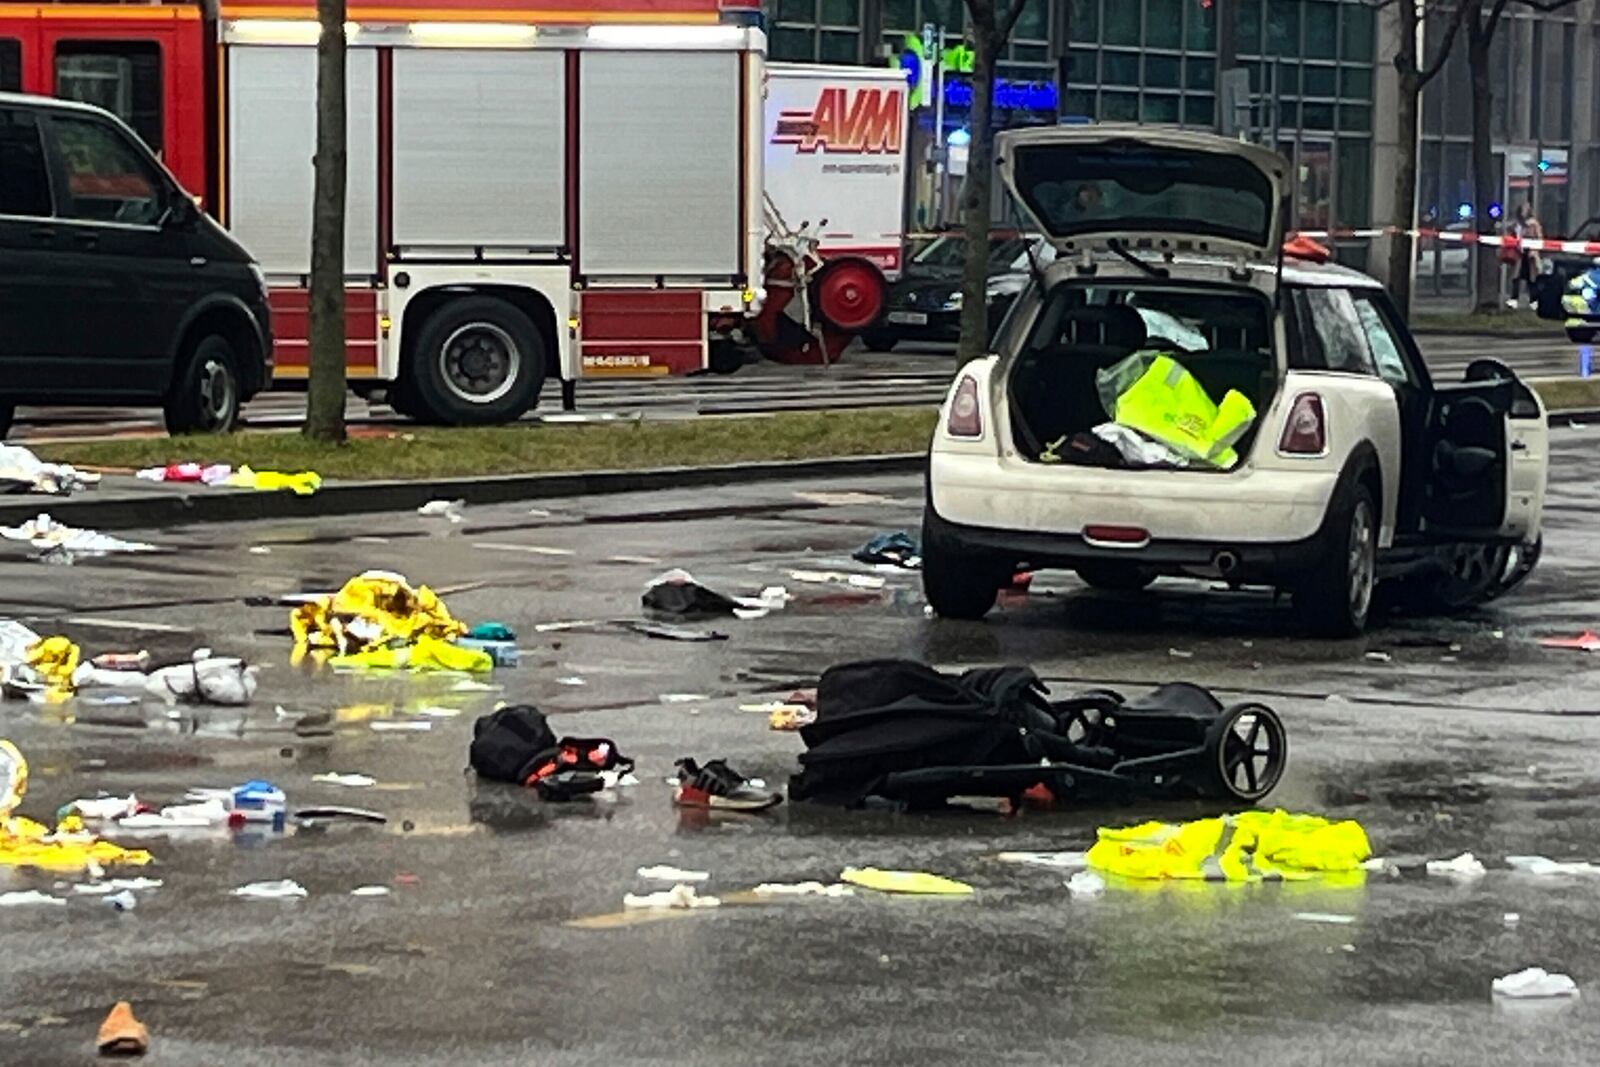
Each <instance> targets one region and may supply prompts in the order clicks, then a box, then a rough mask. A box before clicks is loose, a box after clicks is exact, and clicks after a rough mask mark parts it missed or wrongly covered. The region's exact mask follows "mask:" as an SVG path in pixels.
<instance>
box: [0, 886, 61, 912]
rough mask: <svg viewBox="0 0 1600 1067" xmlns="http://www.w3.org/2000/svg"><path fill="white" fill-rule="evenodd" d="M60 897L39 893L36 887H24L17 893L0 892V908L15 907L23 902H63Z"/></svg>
mask: <svg viewBox="0 0 1600 1067" xmlns="http://www.w3.org/2000/svg"><path fill="white" fill-rule="evenodd" d="M65 903H66V901H65V900H63V899H62V898H61V897H53V896H51V895H50V894H49V893H41V892H39V891H38V890H37V889H24V890H22V891H20V892H17V893H0V908H16V907H21V906H22V905H24V904H65Z"/></svg>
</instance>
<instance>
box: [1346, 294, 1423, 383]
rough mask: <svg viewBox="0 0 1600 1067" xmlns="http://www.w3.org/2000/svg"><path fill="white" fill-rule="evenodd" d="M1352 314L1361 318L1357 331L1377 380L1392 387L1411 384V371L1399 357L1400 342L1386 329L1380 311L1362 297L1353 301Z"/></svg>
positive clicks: (1386, 325) (1401, 356)
mask: <svg viewBox="0 0 1600 1067" xmlns="http://www.w3.org/2000/svg"><path fill="white" fill-rule="evenodd" d="M1355 304H1356V314H1357V315H1358V316H1360V318H1361V329H1362V331H1363V332H1365V333H1366V335H1367V345H1368V346H1369V347H1370V348H1371V349H1372V358H1373V361H1374V362H1376V363H1377V365H1378V376H1379V377H1380V378H1382V379H1383V380H1384V381H1386V382H1392V383H1393V384H1395V385H1409V384H1411V371H1410V369H1409V368H1408V367H1407V366H1406V359H1405V356H1404V355H1403V354H1402V353H1401V351H1400V348H1401V341H1400V339H1399V338H1398V337H1396V336H1395V335H1394V331H1393V330H1392V329H1390V327H1389V323H1388V321H1387V320H1386V319H1385V318H1384V315H1383V311H1382V310H1381V309H1379V307H1378V305H1377V303H1376V302H1375V301H1374V300H1373V299H1372V297H1371V296H1369V295H1367V294H1366V293H1359V294H1357V295H1356V297H1355Z"/></svg>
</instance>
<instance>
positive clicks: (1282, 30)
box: [1264, 0, 1300, 57]
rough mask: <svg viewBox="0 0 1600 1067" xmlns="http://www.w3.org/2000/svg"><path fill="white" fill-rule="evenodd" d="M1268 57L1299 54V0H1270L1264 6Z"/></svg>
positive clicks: (1266, 52)
mask: <svg viewBox="0 0 1600 1067" xmlns="http://www.w3.org/2000/svg"><path fill="white" fill-rule="evenodd" d="M1266 13H1267V46H1266V50H1265V53H1264V54H1266V55H1269V56H1284V57H1294V56H1298V55H1299V54H1300V0H1272V2H1271V3H1269V4H1267V5H1266Z"/></svg>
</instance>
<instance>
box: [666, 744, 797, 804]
mask: <svg viewBox="0 0 1600 1067" xmlns="http://www.w3.org/2000/svg"><path fill="white" fill-rule="evenodd" d="M677 769H678V776H677V780H676V782H675V783H674V785H673V792H672V801H673V803H674V804H677V805H678V806H679V807H685V808H709V809H711V810H713V811H743V812H755V811H766V810H767V809H768V808H773V807H776V806H777V805H779V804H781V803H782V802H783V794H782V793H772V792H768V791H767V790H766V789H764V788H762V783H760V782H757V781H756V780H754V779H751V778H746V777H745V776H744V775H742V774H740V773H739V772H738V771H736V770H734V769H733V768H732V767H729V766H728V763H727V761H726V760H720V759H714V760H708V761H707V762H706V764H705V766H703V767H702V766H700V765H699V764H697V763H696V762H695V761H694V760H693V759H689V758H687V757H685V758H683V759H680V760H678V762H677Z"/></svg>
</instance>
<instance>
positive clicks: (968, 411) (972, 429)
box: [944, 374, 983, 437]
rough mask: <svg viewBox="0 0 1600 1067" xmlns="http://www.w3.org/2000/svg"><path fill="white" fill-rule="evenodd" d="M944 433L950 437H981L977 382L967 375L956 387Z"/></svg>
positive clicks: (981, 423)
mask: <svg viewBox="0 0 1600 1067" xmlns="http://www.w3.org/2000/svg"><path fill="white" fill-rule="evenodd" d="M944 428H945V432H947V433H948V434H949V435H950V436H951V437H982V436H983V411H982V409H980V408H979V406H978V382H977V380H976V379H975V378H973V377H972V375H970V374H968V375H966V376H964V377H963V378H962V379H961V384H960V385H958V386H956V398H955V399H954V400H952V401H951V402H950V419H949V421H948V422H946V423H945V426H944Z"/></svg>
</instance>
